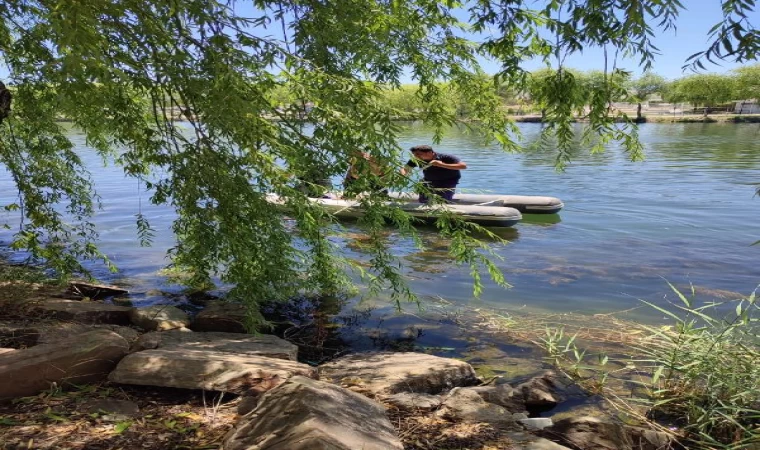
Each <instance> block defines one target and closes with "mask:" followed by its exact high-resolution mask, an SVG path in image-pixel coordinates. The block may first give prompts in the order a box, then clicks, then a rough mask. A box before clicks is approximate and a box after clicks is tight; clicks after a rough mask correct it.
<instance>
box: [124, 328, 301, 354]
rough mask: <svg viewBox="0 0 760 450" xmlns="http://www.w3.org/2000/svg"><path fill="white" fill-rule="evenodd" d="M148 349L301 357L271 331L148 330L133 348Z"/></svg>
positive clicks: (296, 349) (291, 345) (135, 349)
mask: <svg viewBox="0 0 760 450" xmlns="http://www.w3.org/2000/svg"><path fill="white" fill-rule="evenodd" d="M147 349H163V350H180V351H185V350H187V351H205V352H209V353H230V354H233V355H248V356H266V357H269V358H279V359H289V360H291V361H295V360H297V359H298V347H297V346H296V345H294V344H291V343H290V342H288V341H286V340H285V339H280V338H278V337H277V336H273V335H271V334H259V335H249V334H240V333H219V332H209V333H194V332H188V331H180V330H172V331H164V332H152V333H146V334H144V335H142V336H140V338H139V339H138V340H137V342H136V343H135V344H134V346H133V349H132V350H133V351H140V350H147Z"/></svg>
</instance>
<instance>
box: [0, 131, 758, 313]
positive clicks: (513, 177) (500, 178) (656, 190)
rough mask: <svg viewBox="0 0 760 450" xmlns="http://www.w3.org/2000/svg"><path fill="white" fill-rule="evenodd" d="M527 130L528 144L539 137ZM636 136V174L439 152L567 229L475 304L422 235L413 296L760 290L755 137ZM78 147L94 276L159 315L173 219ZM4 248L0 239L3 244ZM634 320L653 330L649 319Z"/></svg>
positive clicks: (603, 304) (455, 144) (595, 296)
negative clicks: (103, 261)
mask: <svg viewBox="0 0 760 450" xmlns="http://www.w3.org/2000/svg"><path fill="white" fill-rule="evenodd" d="M521 128H522V130H523V133H524V134H525V137H526V139H527V140H528V141H529V140H531V139H532V138H535V137H536V135H537V134H538V133H539V131H540V125H538V124H522V125H521ZM640 131H641V139H642V141H643V142H644V145H645V148H646V158H647V159H646V161H645V162H639V163H632V162H629V161H628V160H627V157H626V155H625V154H624V152H622V151H621V150H620V149H618V148H610V149H608V150H607V151H606V152H605V153H602V154H596V155H589V154H588V153H587V152H585V151H578V152H577V155H576V156H575V157H574V159H573V162H572V164H571V165H570V166H569V167H568V169H567V171H566V172H565V173H557V172H556V171H555V170H554V166H553V164H554V154H553V153H552V152H546V151H531V152H527V153H523V154H505V153H503V152H501V151H499V150H498V149H497V148H496V147H493V146H492V147H488V146H483V145H482V144H481V142H480V141H479V140H478V139H477V138H476V137H474V136H471V135H468V134H466V133H463V132H462V131H461V130H457V129H451V130H450V131H449V132H448V133H446V135H445V137H444V140H443V142H442V144H440V145H439V146H437V147H436V148H437V149H438V150H440V151H443V152H449V153H453V154H456V155H458V156H460V157H461V158H462V159H463V160H464V161H466V162H467V163H468V165H469V169H468V170H466V171H465V172H464V177H463V179H462V182H461V185H460V187H461V188H462V190H463V191H467V192H484V193H504V194H522V195H549V196H555V197H559V198H561V199H562V200H563V201H564V202H565V205H566V207H565V209H564V210H563V211H562V212H561V213H560V214H559V216H550V217H547V216H525V220H524V221H523V222H521V223H519V224H518V225H517V226H515V227H514V228H513V229H508V230H506V231H505V232H504V233H503V236H504V237H506V238H508V239H509V240H510V241H511V242H510V243H509V244H507V245H503V246H501V245H500V246H498V247H497V248H496V252H497V253H498V254H499V255H500V256H501V257H502V258H503V261H501V262H500V263H499V265H500V267H501V268H502V269H503V270H504V272H505V274H506V276H507V279H508V281H509V282H510V283H511V284H512V286H513V287H512V288H511V289H508V290H504V289H500V288H497V287H495V286H492V285H489V286H488V288H487V289H486V290H485V292H484V293H483V295H482V296H481V298H480V299H473V298H472V289H471V281H470V278H469V276H468V274H467V270H466V269H463V268H458V267H456V266H454V265H452V264H451V263H450V262H449V261H448V260H447V258H446V257H445V251H446V247H447V243H446V242H445V241H443V240H441V239H440V238H439V237H438V236H437V235H436V234H435V233H433V232H432V231H429V230H428V231H424V232H423V233H424V237H425V240H426V241H427V242H428V244H430V245H431V246H432V249H431V250H430V251H427V252H425V253H420V252H418V251H417V250H416V249H414V248H413V247H412V246H411V245H410V243H408V242H405V241H402V240H399V241H398V243H397V245H396V248H395V250H396V252H397V254H398V255H400V256H401V257H402V258H403V260H404V261H405V262H406V263H407V268H408V274H409V276H410V278H411V283H412V286H413V289H414V290H415V291H416V292H418V293H419V294H422V295H424V296H440V297H443V298H445V299H447V300H448V301H451V302H454V303H455V304H460V305H461V304H467V305H470V306H472V305H475V306H481V305H483V306H494V307H503V308H523V309H526V310H537V311H557V312H562V311H577V312H588V313H597V312H611V311H619V310H625V309H629V308H634V307H639V306H640V305H641V303H640V301H639V299H645V300H649V301H654V302H660V303H661V302H663V301H665V300H666V296H667V294H668V288H667V284H666V282H665V280H668V281H670V282H672V283H674V284H676V285H679V286H684V285H688V283H690V282H691V283H693V284H694V285H695V286H696V287H697V291H698V294H699V295H700V297H701V298H703V299H705V300H709V299H715V298H721V297H730V296H731V295H733V294H731V292H739V293H743V294H748V293H749V292H751V291H752V290H753V289H754V288H755V286H756V285H757V284H758V283H760V267H759V266H758V256H760V245H758V246H751V245H750V244H752V243H753V242H755V241H757V240H758V239H760V221H759V220H758V218H759V217H760V216H759V214H760V198H758V197H756V196H754V193H755V189H756V185H755V183H757V182H760V171H759V170H758V169H759V168H760V126H758V125H757V124H747V125H736V124H647V125H643V126H642V127H641V130H640ZM431 136H432V134H431V132H430V131H429V130H428V129H426V128H423V127H421V126H415V125H411V126H409V127H408V128H407V129H406V130H405V132H404V133H403V135H402V138H401V143H402V145H403V146H406V147H409V146H412V145H415V144H423V143H430V139H431ZM75 139H77V140H78V142H79V143H80V146H81V147H82V155H83V157H84V159H85V161H86V162H87V164H88V166H89V167H90V168H91V170H92V172H93V177H94V180H95V185H96V186H97V189H98V192H99V193H100V195H101V196H102V199H103V210H102V211H100V212H99V213H98V215H97V218H96V221H97V224H98V227H99V229H100V233H101V238H102V249H103V250H104V251H105V252H106V253H107V254H108V255H109V256H110V257H111V258H112V259H113V261H114V262H115V263H116V264H117V265H118V267H119V268H120V272H119V273H118V274H115V275H113V274H109V273H108V272H107V271H105V270H104V269H103V268H100V267H98V268H96V275H98V276H100V277H102V278H104V279H106V280H108V281H111V282H117V283H123V284H127V285H129V286H131V289H132V290H133V291H134V292H135V293H136V295H135V303H137V304H140V303H143V304H145V303H151V302H154V301H156V298H155V297H153V296H152V292H153V291H154V290H155V289H163V290H171V289H172V288H171V287H170V286H168V285H167V284H166V281H165V279H164V278H162V277H161V276H159V275H158V271H159V269H161V268H162V267H163V266H164V265H165V264H166V263H167V261H166V259H165V257H164V254H165V251H166V250H167V248H169V247H170V246H171V245H172V236H171V234H170V233H169V232H168V229H169V226H170V224H171V221H172V219H173V217H174V214H173V211H172V210H171V209H170V208H167V207H157V206H152V205H148V201H147V195H146V194H145V193H143V194H142V196H141V195H139V193H138V191H137V186H136V182H135V181H134V180H130V179H127V178H125V177H124V176H123V175H122V173H121V171H120V170H119V169H118V168H116V167H113V166H109V167H104V166H103V164H102V161H101V160H100V158H99V157H97V156H96V155H95V154H94V153H92V152H88V151H87V150H86V148H85V147H84V144H83V139H82V137H81V136H76V135H75ZM0 196H1V198H0V200H2V202H3V203H4V204H5V203H7V202H10V201H13V200H14V198H15V192H14V188H13V185H12V182H11V181H10V179H9V177H7V176H4V177H2V178H1V179H0ZM140 198H142V208H143V212H144V213H145V214H146V216H147V217H148V218H149V219H150V221H151V224H152V225H153V227H154V228H156V229H157V230H158V231H159V232H158V234H157V236H156V239H155V242H154V246H153V247H151V248H141V247H139V246H138V245H137V244H136V240H135V236H136V232H135V225H134V215H135V213H137V211H138V203H139V201H140ZM5 219H6V220H9V219H12V218H11V217H8V216H6V217H5ZM350 227H351V226H350V225H349V228H350ZM9 237H10V234H9V232H4V234H2V235H0V238H2V241H3V243H7V242H8V240H9ZM174 289H175V290H176V288H174ZM671 297H672V295H670V296H668V298H671ZM640 314H641V315H642V317H649V318H650V319H655V320H656V319H657V317H656V315H653V314H652V313H649V312H647V311H645V310H644V309H643V308H642V310H641V311H640Z"/></svg>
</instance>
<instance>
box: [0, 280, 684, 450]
mask: <svg viewBox="0 0 760 450" xmlns="http://www.w3.org/2000/svg"><path fill="white" fill-rule="evenodd" d="M84 287H86V286H82V285H80V286H79V287H76V286H75V287H74V290H75V293H79V294H81V290H82V289H83V288H84ZM87 289H90V291H89V293H90V295H93V292H96V293H98V295H94V297H98V296H108V295H109V294H111V295H112V294H113V292H110V291H108V289H110V287H108V286H95V287H92V286H89V287H87ZM93 289H94V290H93ZM69 294H71V292H69ZM62 297H65V298H62ZM77 297H78V295H57V296H56V297H46V296H42V297H41V298H37V299H34V300H30V301H28V302H26V303H25V311H26V314H25V315H24V317H25V318H24V319H22V318H21V316H19V317H17V318H16V319H14V318H13V317H11V318H9V319H7V320H3V321H1V322H0V346H2V347H5V348H0V379H2V380H3V383H0V399H3V400H4V401H5V402H6V403H8V402H18V401H19V399H23V398H29V397H31V396H40V395H42V394H41V393H45V392H49V391H50V390H51V389H63V390H66V389H69V388H71V386H82V385H84V384H92V383H95V384H99V385H100V386H106V387H107V388H108V389H110V388H120V389H121V388H128V389H131V392H132V393H133V394H134V393H135V392H138V393H139V390H140V389H146V390H147V389H156V388H158V389H181V390H187V391H188V392H190V394H189V395H195V396H196V397H198V396H200V395H202V394H203V395H205V393H206V392H214V393H225V394H226V395H228V396H232V397H233V398H234V399H235V404H236V405H237V406H236V413H237V414H234V415H232V414H231V415H230V418H229V420H228V423H227V424H226V429H225V431H226V433H225V435H224V437H223V439H220V442H217V443H216V447H209V448H222V449H224V450H244V449H245V450H253V449H313V448H330V449H359V448H362V449H403V448H407V449H412V448H414V449H417V448H482V449H487V448H488V449H491V448H493V449H497V448H498V449H501V448H504V449H509V448H525V449H534V450H541V449H545V450H551V449H557V450H559V449H563V448H571V449H586V448H594V449H647V450H649V449H652V450H655V449H663V448H668V447H670V446H671V445H672V442H671V441H670V439H669V438H668V436H667V435H665V434H663V433H657V432H655V431H652V430H645V429H642V428H636V427H631V426H626V425H623V424H621V423H616V422H614V421H611V420H610V421H608V420H601V419H599V418H594V417H584V416H578V417H570V418H563V419H561V420H557V421H556V422H555V421H553V420H552V418H551V417H546V416H547V413H546V411H549V412H550V411H551V410H552V408H554V407H556V406H557V405H558V404H561V403H562V402H563V401H564V400H565V399H566V397H567V393H568V392H569V391H570V390H572V389H576V388H574V387H573V386H571V385H568V384H567V383H566V382H565V380H564V379H562V378H561V377H558V376H557V375H556V374H554V373H553V372H551V371H547V372H545V373H542V374H540V375H538V376H535V377H532V378H530V379H527V380H518V379H509V378H499V379H492V380H488V381H486V380H483V379H482V378H479V377H478V376H477V375H476V371H475V369H474V368H473V366H472V365H470V364H468V363H466V362H464V361H460V360H456V359H450V358H442V357H438V356H433V355H429V354H426V353H414V352H398V353H394V352H367V353H354V354H348V355H345V356H341V357H338V358H336V359H333V360H331V361H329V362H327V363H324V364H320V365H317V366H315V365H310V364H306V363H304V362H300V361H299V357H298V355H299V347H298V346H297V345H295V344H294V343H292V342H288V340H286V339H283V337H281V336H275V335H266V334H260V335H249V334H245V333H244V331H245V327H244V326H243V324H244V321H245V311H244V309H243V308H242V307H241V306H240V305H236V304H230V303H225V302H223V301H220V300H214V301H211V302H209V303H208V304H207V305H206V307H205V308H204V309H203V310H201V311H200V312H199V313H198V314H196V315H195V316H194V317H192V318H191V317H190V316H188V314H187V313H185V312H184V311H182V310H180V309H178V308H176V307H175V306H171V305H156V306H150V307H147V308H132V307H126V306H118V305H114V304H111V303H106V302H102V301H97V300H91V297H88V298H87V299H75V298H77ZM79 297H81V296H79ZM29 317H34V318H35V320H32V321H30V320H29ZM281 334H282V335H283V336H285V335H287V333H281ZM193 392H194V393H195V394H192V393H193ZM138 395H139V394H138ZM220 398H221V397H220ZM204 399H205V397H204ZM99 405H100V406H98V407H97V408H99V409H96V411H97V412H99V413H100V414H104V415H109V414H110V415H117V416H118V415H119V414H122V415H126V417H128V418H129V417H131V418H132V419H129V420H140V419H139V418H140V417H141V412H140V408H139V407H138V405H137V404H135V403H134V402H129V401H126V403H125V401H124V400H119V399H117V398H109V397H106V398H103V399H100V404H99ZM74 407H75V408H77V409H78V408H79V406H74ZM82 407H87V408H89V409H88V411H91V410H93V406H92V404H90V403H86V404H83V405H82ZM111 409H113V411H111ZM125 411H126V412H125ZM542 412H543V413H544V414H540V413H542ZM539 415H542V416H543V417H539ZM6 417H7V418H8V419H7V420H12V415H8V416H2V417H0V419H5V418H6ZM391 419H392V420H391ZM0 423H1V422H0ZM127 423H130V422H127ZM425 427H427V428H428V429H431V430H432V429H438V428H436V427H439V428H440V427H442V428H440V429H445V431H441V432H440V434H439V435H437V436H436V435H435V433H430V432H428V433H427V434H424V433H423V434H421V433H420V432H419V430H421V429H424V428H425ZM0 432H2V429H0ZM457 433H459V435H457ZM468 433H469V434H468ZM10 435H12V433H10V434H9V435H6V438H8V436H10ZM420 436H424V437H420ZM473 436H477V438H474V437H473ZM0 437H2V436H1V435H0ZM6 440H7V439H6ZM423 441H425V442H423ZM11 444H13V443H12V442H11ZM16 445H17V447H14V446H13V445H11V447H9V448H27V447H26V446H24V445H25V443H24V442H20V441H19V442H17V443H16ZM32 448H70V447H62V446H60V444H59V445H58V446H54V447H42V446H40V447H32ZM71 448H89V447H71ZM98 448H107V447H98ZM124 448H128V447H124Z"/></svg>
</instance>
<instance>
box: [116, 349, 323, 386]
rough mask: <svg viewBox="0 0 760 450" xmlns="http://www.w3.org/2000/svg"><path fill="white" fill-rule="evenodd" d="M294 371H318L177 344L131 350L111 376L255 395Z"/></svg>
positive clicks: (145, 383)
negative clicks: (186, 347) (181, 347)
mask: <svg viewBox="0 0 760 450" xmlns="http://www.w3.org/2000/svg"><path fill="white" fill-rule="evenodd" d="M294 375H303V376H306V377H313V378H316V377H317V371H316V369H314V368H312V367H310V366H307V365H306V364H302V363H299V362H295V361H289V360H286V359H279V358H267V357H265V356H253V355H245V354H233V353H220V352H214V351H206V350H192V349H179V348H175V349H167V350H164V349H155V350H145V351H141V352H137V353H132V354H130V355H128V356H127V357H126V358H124V359H123V360H122V361H121V362H120V363H119V365H118V366H117V367H116V370H114V371H113V372H111V374H110V375H109V376H108V379H109V380H110V381H113V382H115V383H123V384H138V385H143V386H164V387H174V388H183V389H203V390H207V391H221V392H233V393H236V394H241V395H254V394H260V393H263V392H265V391H267V390H269V389H271V388H273V387H275V386H277V385H279V384H280V383H282V382H283V381H285V380H287V379H288V378H290V377H292V376H294Z"/></svg>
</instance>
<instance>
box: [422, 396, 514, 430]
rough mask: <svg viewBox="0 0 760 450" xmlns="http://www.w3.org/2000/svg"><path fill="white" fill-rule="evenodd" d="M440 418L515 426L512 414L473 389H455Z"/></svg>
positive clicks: (443, 407) (444, 403) (439, 413)
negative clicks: (487, 400) (489, 401)
mask: <svg viewBox="0 0 760 450" xmlns="http://www.w3.org/2000/svg"><path fill="white" fill-rule="evenodd" d="M436 415H438V416H439V417H444V418H446V419H450V420H455V421H463V422H482V423H489V424H492V425H514V423H515V419H514V418H513V417H512V413H511V412H509V411H507V410H506V409H505V408H502V407H501V406H499V405H494V404H493V403H488V402H486V401H485V400H483V398H482V397H481V396H480V395H479V394H478V393H477V392H476V391H474V390H473V389H471V388H454V389H452V390H451V392H449V395H448V396H447V397H446V398H445V399H444V400H443V403H442V404H441V409H439V410H438V411H437V412H436Z"/></svg>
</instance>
